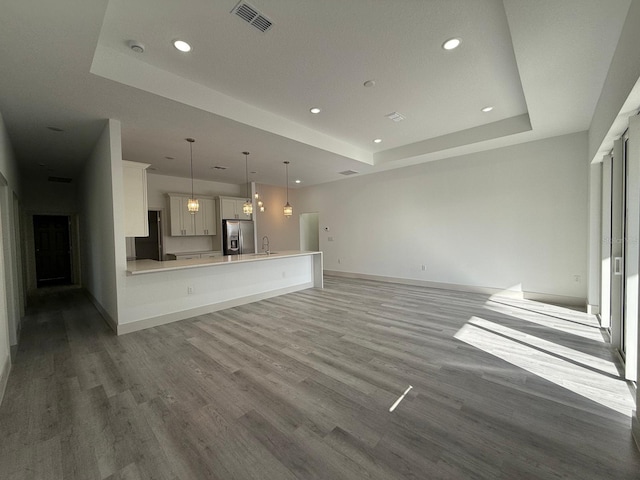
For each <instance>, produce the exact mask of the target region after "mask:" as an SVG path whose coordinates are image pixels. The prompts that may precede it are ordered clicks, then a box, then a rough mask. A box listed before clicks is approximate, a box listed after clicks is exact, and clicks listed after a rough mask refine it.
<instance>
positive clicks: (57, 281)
mask: <svg viewBox="0 0 640 480" xmlns="http://www.w3.org/2000/svg"><path fill="white" fill-rule="evenodd" d="M33 234H34V237H35V247H36V280H37V285H38V288H40V287H47V286H51V285H69V284H70V283H71V243H70V241H69V217H68V216H62V215H34V216H33Z"/></svg>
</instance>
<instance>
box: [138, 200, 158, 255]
mask: <svg viewBox="0 0 640 480" xmlns="http://www.w3.org/2000/svg"><path fill="white" fill-rule="evenodd" d="M147 217H148V221H149V236H147V237H135V246H136V249H135V250H136V260H143V259H149V260H158V261H160V260H162V227H161V223H160V217H161V215H160V211H158V210H149V212H147Z"/></svg>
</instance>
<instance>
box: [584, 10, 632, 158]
mask: <svg viewBox="0 0 640 480" xmlns="http://www.w3.org/2000/svg"><path fill="white" fill-rule="evenodd" d="M638 45H640V0H632V2H631V6H630V7H629V12H628V13H627V18H626V20H625V23H624V25H623V27H622V32H621V34H620V39H619V40H618V45H617V46H616V51H615V53H614V55H613V59H612V60H611V65H610V67H609V72H608V73H607V78H606V79H605V82H604V86H603V87H602V92H601V93H600V98H599V99H598V103H597V105H596V109H595V112H594V115H593V118H592V120H591V126H590V128H589V155H588V158H589V160H591V159H593V158H594V155H596V153H597V152H598V150H599V149H600V146H601V144H602V142H603V140H604V139H605V137H606V135H607V132H609V129H610V128H611V127H612V125H613V124H614V121H615V120H616V117H618V115H619V114H620V113H625V112H621V109H622V107H623V105H624V104H625V102H626V101H627V99H628V97H629V94H630V93H631V91H632V90H633V89H634V86H635V85H636V82H638V78H639V77H640V55H638ZM632 108H634V109H635V111H636V112H637V108H638V105H637V104H635V105H632ZM633 113H634V112H631V111H630V112H626V114H627V115H629V114H633ZM619 125H620V129H621V131H620V132H618V135H620V134H621V133H622V131H623V130H624V129H625V128H626V121H624V120H622V121H621V123H620V124H619ZM612 142H613V138H610V139H609V141H608V145H609V146H608V148H609V149H610V148H611V147H613V143H612ZM596 160H597V161H600V160H601V158H597V159H596Z"/></svg>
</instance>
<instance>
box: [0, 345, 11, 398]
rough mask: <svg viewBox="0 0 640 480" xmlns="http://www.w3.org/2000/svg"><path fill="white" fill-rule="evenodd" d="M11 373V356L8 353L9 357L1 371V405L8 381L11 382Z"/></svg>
mask: <svg viewBox="0 0 640 480" xmlns="http://www.w3.org/2000/svg"><path fill="white" fill-rule="evenodd" d="M10 373H11V356H10V355H7V358H6V360H5V362H4V365H3V366H2V371H1V372H0V405H2V400H3V399H4V392H5V391H6V389H7V383H8V382H9V374H10Z"/></svg>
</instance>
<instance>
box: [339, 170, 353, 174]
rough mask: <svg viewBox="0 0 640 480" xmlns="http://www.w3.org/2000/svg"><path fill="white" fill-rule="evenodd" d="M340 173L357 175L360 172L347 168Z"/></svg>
mask: <svg viewBox="0 0 640 480" xmlns="http://www.w3.org/2000/svg"><path fill="white" fill-rule="evenodd" d="M339 173H340V175H355V174H356V173H358V172H356V171H355V170H345V171H344V172H339Z"/></svg>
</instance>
